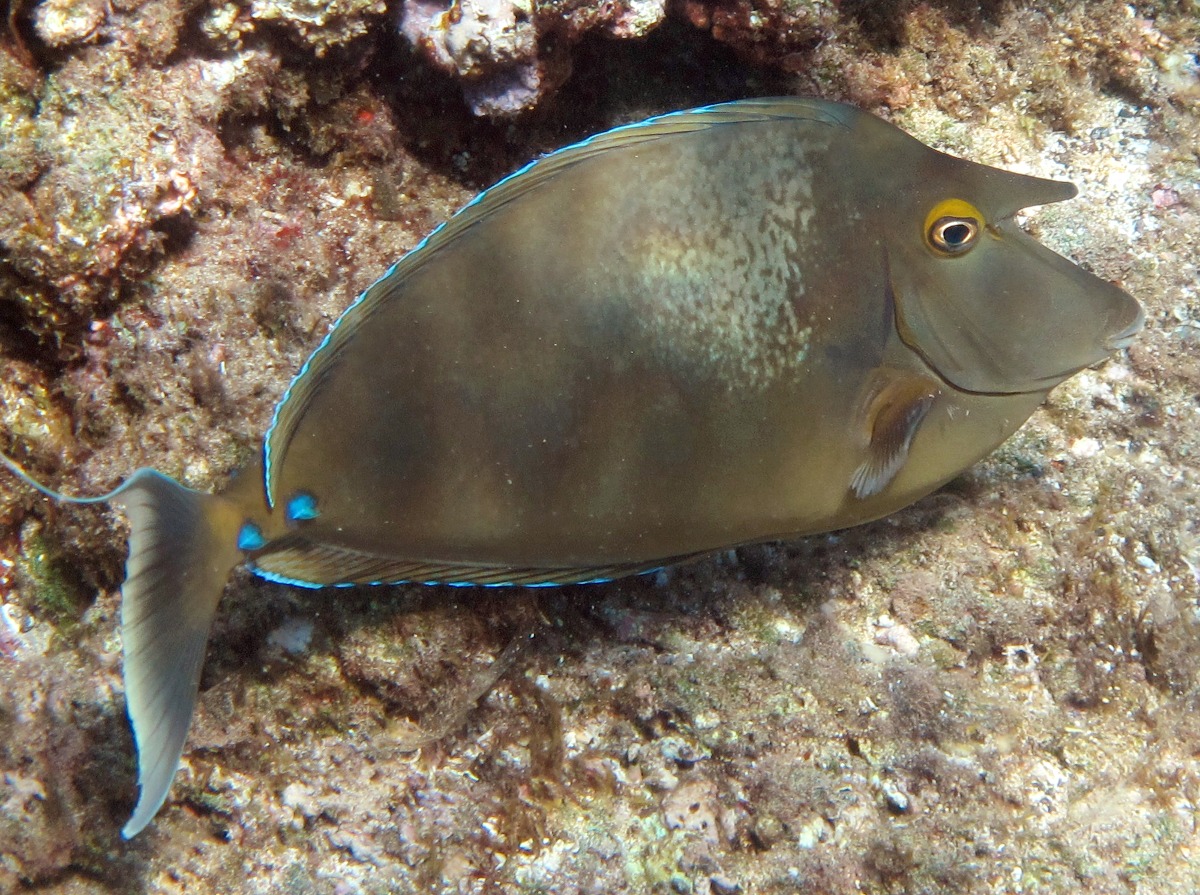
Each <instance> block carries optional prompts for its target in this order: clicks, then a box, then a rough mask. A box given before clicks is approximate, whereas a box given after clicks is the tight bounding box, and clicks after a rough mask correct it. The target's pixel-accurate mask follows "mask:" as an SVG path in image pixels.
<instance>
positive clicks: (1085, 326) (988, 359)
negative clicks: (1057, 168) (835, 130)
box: [868, 122, 1144, 394]
mask: <svg viewBox="0 0 1200 895" xmlns="http://www.w3.org/2000/svg"><path fill="white" fill-rule="evenodd" d="M880 124H883V123H882V122H880ZM884 126H885V127H886V128H887V130H888V133H887V134H886V139H887V140H889V141H896V143H895V146H894V147H893V152H891V153H890V154H891V155H892V157H893V158H897V157H898V156H899V155H900V153H899V152H896V151H895V150H903V155H905V156H907V157H908V158H911V159H913V160H914V161H915V162H916V164H914V165H913V166H912V168H910V169H908V170H907V171H906V172H905V173H906V174H907V176H904V177H900V178H895V179H893V180H892V183H891V184H890V186H889V187H888V189H887V191H886V192H885V190H884V188H883V186H882V185H881V186H879V187H877V188H876V189H875V190H874V195H873V196H871V197H869V200H870V201H869V206H868V207H871V208H873V210H874V212H875V213H876V214H879V215H880V216H881V217H880V219H879V220H878V222H877V225H876V229H877V232H878V233H879V234H880V236H879V244H880V245H881V246H882V247H883V255H884V258H883V265H884V268H885V273H886V276H887V279H888V285H889V286H890V294H891V297H892V300H893V301H894V305H895V322H896V328H897V331H898V333H899V336H900V338H901V339H902V340H903V341H904V343H905V344H906V345H907V346H908V347H909V348H910V349H911V350H912V351H914V352H916V353H917V354H919V355H920V356H921V357H922V358H923V359H924V361H925V362H926V364H928V365H929V366H930V367H931V368H933V370H934V371H935V372H936V373H937V374H938V375H939V376H940V377H941V378H942V379H944V380H945V381H946V382H947V383H949V384H950V385H952V386H954V387H955V388H957V389H959V390H962V391H968V392H977V393H987V394H1017V393H1029V392H1042V391H1047V390H1049V389H1050V388H1052V387H1053V386H1055V385H1057V384H1058V383H1059V382H1062V381H1063V380H1064V379H1066V378H1067V377H1069V376H1071V375H1072V374H1073V373H1075V372H1077V371H1079V370H1081V369H1083V368H1085V367H1088V366H1091V365H1093V364H1096V363H1098V362H1100V361H1102V360H1104V359H1105V358H1106V357H1108V356H1109V355H1110V354H1111V353H1112V352H1113V351H1116V350H1118V349H1120V348H1123V347H1125V346H1126V345H1128V344H1129V342H1130V341H1131V340H1132V338H1133V337H1134V336H1135V335H1136V334H1137V332H1138V331H1139V330H1140V329H1141V327H1142V322H1143V320H1144V314H1143V311H1142V308H1141V306H1140V305H1139V304H1138V303H1137V301H1135V300H1134V299H1133V297H1132V296H1130V295H1129V294H1128V293H1126V292H1125V291H1124V290H1122V289H1120V288H1118V287H1117V286H1114V285H1113V284H1111V283H1108V282H1106V281H1104V280H1102V279H1101V278H1099V277H1097V276H1095V275H1093V274H1091V273H1089V272H1088V271H1086V270H1084V269H1083V268H1081V267H1079V266H1078V265H1076V264H1074V263H1072V262H1071V261H1070V260H1068V259H1066V258H1064V257H1062V256H1061V255H1058V254H1056V253H1055V252H1053V251H1051V250H1050V249H1048V248H1046V247H1045V246H1044V245H1042V244H1041V243H1040V242H1038V241H1037V240H1036V239H1034V238H1033V237H1032V236H1030V235H1029V234H1027V233H1026V232H1024V231H1023V230H1022V229H1021V227H1020V226H1019V225H1018V224H1017V222H1016V220H1015V215H1016V214H1017V212H1019V211H1021V210H1022V209H1024V208H1028V207H1030V206H1034V205H1044V204H1047V203H1051V202H1060V201H1063V200H1065V199H1070V198H1072V197H1073V196H1075V195H1076V189H1075V187H1074V185H1073V184H1070V183H1064V182H1061V181H1054V180H1043V179H1040V178H1036V177H1028V176H1025V175H1022V174H1016V173H1012V172H1009V171H1003V170H1000V169H998V168H992V167H988V166H985V165H978V164H975V163H973V162H968V161H965V160H963V159H958V158H955V157H953V156H949V155H945V154H943V153H940V152H937V151H936V150H933V149H930V148H928V147H926V146H924V145H923V144H921V143H919V142H917V141H915V140H913V139H912V138H911V137H907V135H905V134H903V132H902V131H898V130H896V129H895V128H892V127H891V126H890V125H884ZM901 138H903V139H901ZM897 180H899V188H897ZM885 196H886V197H887V198H884V197H885Z"/></svg>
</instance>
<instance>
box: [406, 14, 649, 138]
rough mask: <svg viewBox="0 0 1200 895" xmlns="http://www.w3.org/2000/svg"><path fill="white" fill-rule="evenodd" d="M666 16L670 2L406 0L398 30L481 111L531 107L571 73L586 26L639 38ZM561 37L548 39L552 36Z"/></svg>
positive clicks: (498, 113) (494, 113) (503, 112)
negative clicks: (572, 49) (571, 51)
mask: <svg viewBox="0 0 1200 895" xmlns="http://www.w3.org/2000/svg"><path fill="white" fill-rule="evenodd" d="M665 16H666V3H665V0H618V2H611V3H603V4H600V5H598V6H585V5H578V6H577V5H576V4H573V3H571V2H570V0H567V2H551V3H548V4H544V5H539V4H534V3H533V2H531V0H463V2H462V3H456V4H453V5H450V6H446V5H444V4H443V3H442V2H440V0H406V2H405V3H404V7H403V12H402V13H401V19H400V31H401V33H402V34H403V35H404V36H405V37H406V38H407V39H408V40H409V42H411V43H412V45H413V46H414V47H416V48H417V49H418V50H420V51H421V53H422V54H423V55H424V56H425V58H426V60H427V61H428V62H429V63H430V64H432V65H433V66H434V67H435V68H437V69H439V70H441V71H443V72H445V73H446V74H449V75H452V76H454V77H457V78H460V79H462V81H463V94H464V96H465V98H466V100H467V102H468V104H469V105H470V106H471V108H472V110H473V111H474V112H475V113H476V114H477V115H488V116H508V115H514V114H516V113H518V112H522V111H524V110H526V109H530V108H532V107H533V106H534V105H536V104H537V102H538V101H539V100H540V99H542V98H543V97H544V96H546V95H547V94H549V93H551V92H552V91H553V90H554V89H555V88H557V87H558V86H559V85H560V84H562V83H563V82H564V81H565V80H566V79H567V77H568V75H569V74H570V59H569V57H568V56H567V53H566V46H567V45H568V44H570V43H572V42H574V41H576V40H578V39H579V38H580V37H582V36H583V35H584V34H585V33H587V32H588V31H591V30H593V29H604V30H605V31H607V32H608V33H609V34H612V35H613V36H615V37H641V36H643V35H645V34H646V33H648V32H649V31H651V30H652V29H654V28H655V27H656V26H657V25H658V24H659V23H661V22H662V20H663V19H664V18H665ZM551 37H553V38H556V39H554V40H550V39H548V38H551Z"/></svg>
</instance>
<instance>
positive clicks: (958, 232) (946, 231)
mask: <svg viewBox="0 0 1200 895" xmlns="http://www.w3.org/2000/svg"><path fill="white" fill-rule="evenodd" d="M970 238H971V228H970V227H969V226H967V225H966V224H947V225H946V226H945V227H943V228H942V242H944V243H946V245H947V246H949V247H950V248H952V249H957V248H960V247H962V246H963V245H964V244H965V243H966V241H967V240H968V239H970Z"/></svg>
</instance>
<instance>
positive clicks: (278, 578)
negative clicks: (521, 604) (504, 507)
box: [247, 561, 666, 590]
mask: <svg viewBox="0 0 1200 895" xmlns="http://www.w3.org/2000/svg"><path fill="white" fill-rule="evenodd" d="M247 568H249V570H250V571H251V572H253V573H254V574H255V575H257V576H258V577H259V578H262V579H263V580H264V581H270V582H272V583H273V584H286V585H289V586H291V587H305V588H308V589H309V590H323V589H324V588H327V587H391V586H393V585H401V584H419V585H421V586H423V587H489V588H496V587H531V588H532V587H569V586H570V585H573V584H585V585H586V584H607V583H608V582H609V581H615V580H616V579H615V578H589V579H588V580H586V581H535V582H532V583H529V582H511V581H486V582H477V581H409V580H406V579H401V580H399V581H339V582H336V583H334V584H318V583H316V582H313V581H302V580H301V579H299V578H289V577H288V576H287V575H279V574H277V573H275V572H268V571H266V570H265V569H260V568H259V567H258V566H256V565H254V563H253V561H251V562H250V563H248V564H247ZM665 568H666V566H655V567H654V568H653V569H644V570H643V571H641V572H637V573H635V574H634V575H632V576H630V577H633V578H637V577H640V576H642V575H652V574H654V573H655V572H661V571H662V570H663V569H665Z"/></svg>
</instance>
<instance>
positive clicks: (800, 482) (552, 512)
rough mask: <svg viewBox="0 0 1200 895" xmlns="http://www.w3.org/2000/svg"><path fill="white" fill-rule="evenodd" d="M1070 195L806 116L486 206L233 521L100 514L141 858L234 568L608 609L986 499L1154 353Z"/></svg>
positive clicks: (674, 148) (630, 129)
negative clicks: (1002, 478)
mask: <svg viewBox="0 0 1200 895" xmlns="http://www.w3.org/2000/svg"><path fill="white" fill-rule="evenodd" d="M1072 195H1074V187H1072V186H1071V185H1070V184H1064V183H1058V182H1054V181H1047V180H1040V179H1036V178H1031V177H1026V176H1023V175H1018V174H1013V173H1009V172H1005V171H1000V170H998V169H994V168H988V167H985V166H982V165H977V164H974V163H971V162H968V161H964V160H961V159H957V158H953V157H951V156H947V155H944V154H942V153H939V152H936V151H935V150H933V149H930V148H928V147H926V146H924V145H923V144H921V143H920V142H918V141H916V140H915V139H913V138H912V137H910V136H908V135H907V134H905V133H904V132H903V131H900V130H899V129H897V128H895V127H893V126H892V125H890V124H888V123H886V122H884V121H882V120H880V119H878V118H875V117H874V116H871V115H868V114H866V113H863V112H860V111H858V110H856V109H853V108H851V107H848V106H844V105H840V104H836V103H830V102H823V101H817V100H804V99H794V98H787V99H768V100H750V101H743V102H735V103H727V104H722V105H717V106H711V107H706V108H703V109H696V110H691V111H687V112H679V113H673V114H670V115H664V116H660V117H658V118H654V119H650V120H649V121H646V122H642V123H640V124H636V125H629V126H626V127H622V128H617V129H616V130H614V131H609V132H607V133H605V134H601V135H599V136H597V137H593V138H591V139H589V140H586V141H584V142H582V143H580V144H576V145H574V146H571V147H567V148H566V149H563V150H560V151H559V152H556V153H553V154H551V155H549V156H547V157H545V158H542V159H539V160H537V161H535V162H533V163H531V164H530V165H528V166H526V167H525V168H523V169H522V170H521V171H519V172H518V173H516V174H515V175H513V176H511V177H509V178H507V179H505V180H503V181H501V182H500V183H499V184H497V185H496V186H494V187H492V188H491V189H490V190H488V191H486V192H484V193H483V194H481V195H480V196H479V197H478V198H477V199H475V200H474V201H473V202H472V203H470V204H469V205H468V206H467V207H465V208H464V209H463V210H462V211H460V212H459V213H458V214H457V215H456V216H455V217H454V218H452V219H451V220H450V221H448V222H447V223H446V224H445V225H443V226H442V227H440V228H439V229H438V230H436V231H435V232H434V233H433V234H431V235H430V236H429V237H427V238H426V239H425V240H424V241H423V242H422V243H421V244H420V245H419V246H418V247H417V248H416V249H414V250H413V251H412V252H410V253H409V254H408V255H406V256H405V257H404V258H403V259H401V260H400V261H399V262H398V263H397V264H396V265H395V266H393V267H392V268H391V269H390V270H389V271H388V272H387V273H386V274H385V275H384V276H383V277H382V278H381V279H380V280H379V281H378V282H376V283H375V284H374V285H373V286H371V287H370V288H368V289H367V290H366V292H364V293H363V294H362V296H360V298H359V299H358V301H356V302H355V304H354V305H352V306H351V307H350V308H349V309H348V310H347V311H346V312H345V314H344V315H343V316H342V317H341V319H340V320H339V321H338V322H337V324H336V325H335V326H334V328H333V329H332V331H331V332H330V334H329V336H328V337H327V338H326V339H325V341H324V342H323V343H322V344H321V345H320V346H319V347H318V348H317V350H316V351H315V352H314V353H313V355H312V356H311V357H310V358H309V360H308V361H307V362H306V363H305V365H304V367H303V368H302V370H301V371H300V373H299V375H297V377H296V378H295V380H294V381H293V382H292V384H291V386H290V388H289V389H288V390H287V392H286V394H285V395H284V397H283V399H282V400H281V401H280V403H279V406H278V408H277V410H276V412H275V415H274V418H273V420H272V424H271V427H270V429H269V431H268V432H267V433H266V436H265V438H264V446H263V453H262V459H261V462H260V463H259V464H256V466H255V467H254V468H253V469H251V470H249V471H248V472H246V473H244V474H243V475H241V476H240V477H238V478H237V479H236V480H235V482H234V483H233V484H232V485H231V486H230V488H229V489H228V490H227V491H226V492H224V493H223V494H221V495H219V496H213V495H203V494H199V493H197V492H194V491H190V490H188V489H185V488H183V487H182V486H180V485H178V484H176V483H175V482H173V481H171V480H170V479H168V478H166V477H164V476H161V475H160V474H158V473H155V472H153V471H150V470H141V471H139V472H137V473H135V474H134V476H132V477H131V478H130V479H129V480H128V481H127V482H126V483H125V484H124V485H122V486H121V488H119V489H117V491H115V492H113V493H112V494H110V495H105V496H104V497H103V498H96V499H110V500H113V501H114V502H118V503H120V504H122V505H123V506H124V507H125V508H126V511H127V512H128V514H129V516H130V519H131V523H132V534H131V539H130V558H129V563H128V567H127V576H126V581H125V584H124V585H123V603H122V631H123V636H124V642H125V675H126V684H127V701H128V706H129V712H130V717H131V719H132V722H133V728H134V734H135V739H136V741H137V746H138V753H139V762H140V764H139V785H140V790H141V791H140V798H139V802H138V805H137V807H136V809H135V812H134V816H133V817H132V818H131V819H130V821H129V823H128V824H127V826H126V828H125V834H126V835H127V836H131V835H134V834H135V833H136V832H138V831H139V830H140V829H142V828H143V827H144V826H145V825H146V824H147V823H148V822H149V821H150V819H151V818H152V817H153V816H154V814H155V812H156V811H157V810H158V808H159V807H160V806H161V804H162V802H163V800H164V799H165V797H166V794H167V790H168V788H169V785H170V782H171V779H172V777H173V775H174V772H175V769H176V766H177V764H178V761H179V757H180V755H181V753H182V748H183V742H184V739H185V737H186V732H187V727H188V724H189V721H190V717H191V712H192V708H193V705H194V702H195V694H196V689H197V686H198V680H199V674H200V666H201V664H202V661H203V653H204V646H205V642H206V639H207V636H208V629H209V626H210V624H211V619H212V616H213V613H214V612H215V610H216V605H217V602H218V600H219V598H220V594H221V591H222V590H223V588H224V585H225V581H226V579H227V577H228V575H229V573H230V571H231V570H232V569H233V568H234V567H235V566H237V565H238V564H240V563H243V562H245V563H247V564H248V565H249V566H250V567H251V568H252V569H254V570H255V571H256V572H257V573H259V574H260V575H262V576H264V577H266V578H269V579H272V580H276V581H284V582H288V583H293V584H298V585H304V586H325V585H347V584H354V583H368V582H370V583H380V582H399V581H419V582H442V583H453V584H526V585H535V584H536V585H540V584H562V583H571V582H584V581H595V580H604V579H608V578H613V577H616V576H619V575H624V574H631V573H634V572H639V571H646V570H649V569H653V568H658V567H662V566H664V565H668V564H670V563H673V562H678V561H681V560H683V559H686V558H689V557H694V556H697V555H700V554H703V553H706V552H709V551H712V550H716V549H721V548H727V547H730V546H734V545H737V544H743V543H748V542H754V541H762V540H768V539H775V538H784V537H794V536H797V535H803V534H810V533H814V532H820V531H828V530H831V529H836V528H842V527H846V526H849V525H853V524H857V523H860V522H865V521H868V520H870V519H873V518H877V517H879V516H882V515H884V514H886V513H889V512H891V511H893V510H895V509H898V508H899V507H902V506H904V505H906V504H908V503H910V502H912V501H913V500H915V499H917V498H918V497H920V496H922V495H924V494H926V493H928V492H930V491H931V490H933V489H935V488H937V487H938V486H939V485H941V484H942V483H944V482H945V481H947V480H948V479H950V478H951V477H953V476H954V475H956V474H958V473H959V472H961V471H962V470H963V469H965V468H966V467H968V466H969V465H971V464H972V463H974V462H975V461H976V460H978V459H979V458H980V457H982V456H984V455H986V454H987V453H988V452H989V451H991V450H992V449H993V448H995V447H996V446H997V445H998V444H1000V443H1001V442H1002V441H1003V440H1004V439H1006V438H1007V437H1008V436H1009V435H1010V434H1011V433H1012V432H1013V431H1014V430H1015V429H1016V428H1017V427H1018V426H1020V425H1021V424H1022V423H1023V422H1024V421H1025V419H1026V418H1027V417H1028V416H1029V415H1030V413H1032V412H1033V410H1034V409H1035V408H1036V407H1037V406H1038V405H1039V404H1040V403H1041V402H1042V401H1043V400H1044V398H1045V396H1046V394H1047V392H1048V391H1049V390H1050V389H1051V388H1053V387H1054V386H1055V385H1056V384H1058V383H1059V382H1061V381H1062V380H1063V379H1065V378H1067V377H1068V376H1070V375H1071V374H1072V373H1073V372H1075V371H1077V370H1079V369H1081V368H1083V367H1086V366H1089V365H1091V364H1094V363H1097V362H1099V361H1101V360H1103V359H1104V358H1105V357H1106V356H1107V355H1108V354H1109V353H1110V352H1111V351H1113V350H1115V349H1117V348H1120V347H1123V346H1124V345H1125V344H1126V343H1127V342H1128V340H1129V339H1130V338H1132V336H1133V335H1134V334H1135V333H1136V332H1137V330H1138V329H1139V328H1140V326H1141V322H1142V311H1141V309H1140V307H1139V306H1138V304H1137V303H1136V302H1135V301H1134V300H1133V299H1132V298H1131V297H1130V296H1128V295H1127V294H1126V293H1124V292H1123V291H1121V290H1120V289H1118V288H1117V287H1115V286H1113V285H1111V284H1108V283H1105V282H1104V281H1102V280H1100V279H1098V278H1097V277H1095V276H1093V275H1091V274H1089V273H1087V272H1085V271H1083V270H1081V269H1080V268H1078V267H1076V266H1075V265H1073V264H1071V263H1070V262H1069V261H1067V260H1066V259H1063V258H1061V257H1060V256H1058V255H1055V254H1054V253H1053V252H1050V251H1049V250H1047V249H1045V248H1044V247H1042V246H1041V245H1040V244H1039V243H1037V242H1036V241H1035V240H1033V239H1032V238H1031V237H1029V236H1028V235H1026V234H1025V233H1023V232H1022V231H1021V230H1020V229H1019V228H1018V227H1017V226H1016V225H1015V223H1014V222H1013V220H1012V218H1013V215H1014V214H1015V213H1016V212H1017V211H1018V210H1020V209H1022V208H1025V207H1027V206H1030V205H1035V204H1042V203H1046V202H1054V201H1059V200H1062V199H1066V198H1069V197H1071V196H1072ZM6 462H8V465H9V466H10V468H13V469H14V471H17V472H18V474H22V475H23V473H20V472H19V470H17V469H16V468H15V467H14V465H13V464H12V463H11V461H6ZM26 479H27V480H28V477H26ZM34 484H36V483H34ZM39 487H40V486H39ZM49 493H53V492H49ZM56 496H61V495H56Z"/></svg>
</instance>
